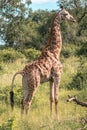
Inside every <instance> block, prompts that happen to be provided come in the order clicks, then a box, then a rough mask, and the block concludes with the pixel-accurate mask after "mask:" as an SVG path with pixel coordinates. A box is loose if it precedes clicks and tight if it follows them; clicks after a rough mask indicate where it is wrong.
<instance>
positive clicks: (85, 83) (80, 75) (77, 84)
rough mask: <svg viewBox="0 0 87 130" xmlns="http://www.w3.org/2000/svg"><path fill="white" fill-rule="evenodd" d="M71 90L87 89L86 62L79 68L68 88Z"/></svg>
mask: <svg viewBox="0 0 87 130" xmlns="http://www.w3.org/2000/svg"><path fill="white" fill-rule="evenodd" d="M68 87H69V88H70V89H73V88H76V89H78V90H81V89H83V88H86V87H87V63H86V62H84V63H83V64H81V65H80V66H79V68H78V71H77V74H76V76H74V78H73V80H72V82H71V83H70V84H69V86H68Z"/></svg>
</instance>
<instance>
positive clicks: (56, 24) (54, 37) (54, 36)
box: [49, 14, 62, 58]
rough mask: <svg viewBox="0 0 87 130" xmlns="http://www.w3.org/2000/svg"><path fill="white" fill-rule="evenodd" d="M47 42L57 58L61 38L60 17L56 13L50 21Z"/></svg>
mask: <svg viewBox="0 0 87 130" xmlns="http://www.w3.org/2000/svg"><path fill="white" fill-rule="evenodd" d="M49 44H50V46H51V52H53V53H54V54H55V55H56V58H59V57H60V52H61V47H62V38H61V31H60V17H59V15H58V14H56V15H55V16H54V19H53V21H52V25H51V36H50V43H49Z"/></svg>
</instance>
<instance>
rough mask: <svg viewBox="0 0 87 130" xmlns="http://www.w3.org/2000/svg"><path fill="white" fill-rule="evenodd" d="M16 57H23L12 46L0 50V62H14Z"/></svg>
mask: <svg viewBox="0 0 87 130" xmlns="http://www.w3.org/2000/svg"><path fill="white" fill-rule="evenodd" d="M18 58H23V54H22V53H20V52H17V51H15V50H14V49H13V48H8V49H3V50H0V62H14V61H15V60H17V59H18Z"/></svg>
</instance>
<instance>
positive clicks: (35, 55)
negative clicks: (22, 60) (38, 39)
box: [24, 48, 40, 61]
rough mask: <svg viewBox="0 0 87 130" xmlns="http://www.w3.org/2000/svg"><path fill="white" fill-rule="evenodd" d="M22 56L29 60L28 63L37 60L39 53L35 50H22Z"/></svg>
mask: <svg viewBox="0 0 87 130" xmlns="http://www.w3.org/2000/svg"><path fill="white" fill-rule="evenodd" d="M24 55H25V56H26V58H27V59H28V60H29V61H32V60H35V59H37V58H38V57H39V56H40V51H38V50H35V49H32V48H30V49H25V50H24Z"/></svg>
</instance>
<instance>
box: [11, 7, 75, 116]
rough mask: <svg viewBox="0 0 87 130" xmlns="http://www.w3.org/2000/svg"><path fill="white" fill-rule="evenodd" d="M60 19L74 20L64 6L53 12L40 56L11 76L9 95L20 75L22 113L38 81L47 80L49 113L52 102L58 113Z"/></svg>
mask: <svg viewBox="0 0 87 130" xmlns="http://www.w3.org/2000/svg"><path fill="white" fill-rule="evenodd" d="M61 20H69V21H72V22H73V21H75V19H74V18H73V16H72V15H70V14H69V12H67V11H66V10H65V9H64V8H62V9H61V11H59V12H58V13H57V14H55V15H54V17H53V19H52V22H51V32H50V39H49V40H48V43H47V45H46V46H45V47H44V48H43V50H42V53H41V55H40V57H39V58H38V59H37V60H35V61H34V62H32V63H29V64H27V65H26V66H25V68H24V69H23V70H22V71H20V72H17V73H15V75H14V76H13V79H12V84H11V95H13V94H12V93H13V84H14V79H15V77H16V75H18V74H21V75H22V87H23V88H22V89H23V99H22V106H21V112H22V113H23V111H24V109H25V110H26V113H27V112H28V109H29V108H30V105H31V102H32V99H33V96H34V94H35V92H36V90H37V88H38V86H39V85H40V83H43V82H46V81H49V82H50V111H51V115H52V107H53V102H55V111H56V115H58V94H59V84H60V79H61V73H62V64H61V62H60V52H61V48H62V38H61V31H60V21H61ZM11 95H10V100H11V103H14V100H13V96H12V97H11Z"/></svg>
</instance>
